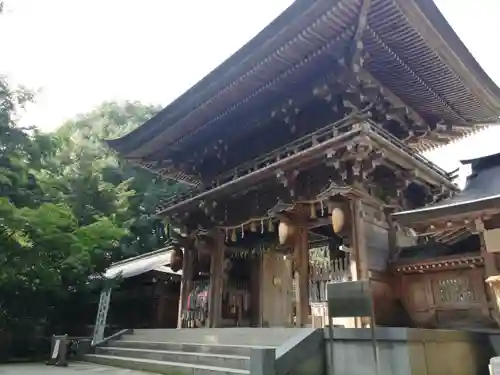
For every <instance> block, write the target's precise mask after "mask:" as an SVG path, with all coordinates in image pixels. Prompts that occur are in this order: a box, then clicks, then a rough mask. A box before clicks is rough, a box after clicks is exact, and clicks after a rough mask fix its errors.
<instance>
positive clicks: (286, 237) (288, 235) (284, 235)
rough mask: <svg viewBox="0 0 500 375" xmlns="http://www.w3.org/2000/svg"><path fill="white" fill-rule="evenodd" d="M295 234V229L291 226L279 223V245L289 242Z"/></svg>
mask: <svg viewBox="0 0 500 375" xmlns="http://www.w3.org/2000/svg"><path fill="white" fill-rule="evenodd" d="M294 233H295V227H294V226H293V225H291V224H288V223H285V222H283V221H280V224H279V226H278V238H279V242H280V244H281V245H284V244H286V243H287V242H289V241H290V240H291V239H292V237H293V235H294Z"/></svg>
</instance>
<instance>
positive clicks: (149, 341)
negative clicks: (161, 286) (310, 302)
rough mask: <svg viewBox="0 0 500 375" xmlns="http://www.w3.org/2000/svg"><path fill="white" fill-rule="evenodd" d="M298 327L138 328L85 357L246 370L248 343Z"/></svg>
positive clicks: (210, 370) (274, 339)
mask: <svg viewBox="0 0 500 375" xmlns="http://www.w3.org/2000/svg"><path fill="white" fill-rule="evenodd" d="M299 331H300V329H294V328H215V329H178V330H177V329H172V330H170V329H139V330H135V331H134V333H132V334H128V335H123V336H122V337H121V338H120V339H119V340H116V341H110V342H108V343H107V344H106V346H101V347H98V348H96V351H95V353H94V354H88V355H86V356H85V360H86V361H89V362H93V363H98V364H102V365H108V366H115V367H122V368H127V369H134V370H141V371H148V372H153V373H158V374H169V375H173V374H193V375H195V374H196V375H219V374H250V371H249V369H250V352H251V350H252V348H256V347H259V348H262V347H278V346H280V345H281V344H283V343H284V342H285V341H287V340H288V339H289V338H291V337H292V336H294V335H295V334H297V333H298V332H299Z"/></svg>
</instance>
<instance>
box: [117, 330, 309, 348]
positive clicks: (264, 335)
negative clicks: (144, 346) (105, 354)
mask: <svg viewBox="0 0 500 375" xmlns="http://www.w3.org/2000/svg"><path fill="white" fill-rule="evenodd" d="M303 329H307V328H206V329H205V328H198V329H135V330H134V332H133V334H130V335H124V336H122V338H121V339H122V340H125V341H127V340H130V341H154V342H162V341H167V342H183V343H198V344H222V345H257V346H260V345H265V346H275V347H277V346H280V345H282V344H283V343H284V342H286V341H287V340H288V339H290V338H291V337H293V336H295V335H297V334H298V333H299V332H300V331H301V330H303Z"/></svg>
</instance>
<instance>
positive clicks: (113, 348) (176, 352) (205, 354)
mask: <svg viewBox="0 0 500 375" xmlns="http://www.w3.org/2000/svg"><path fill="white" fill-rule="evenodd" d="M99 349H102V350H105V351H106V350H116V351H127V350H128V351H134V352H143V353H161V354H173V355H186V356H196V357H212V358H227V359H250V357H249V356H243V355H233V354H216V353H199V352H182V351H176V350H156V349H154V350H153V349H140V348H123V347H120V346H102V347H100V348H99Z"/></svg>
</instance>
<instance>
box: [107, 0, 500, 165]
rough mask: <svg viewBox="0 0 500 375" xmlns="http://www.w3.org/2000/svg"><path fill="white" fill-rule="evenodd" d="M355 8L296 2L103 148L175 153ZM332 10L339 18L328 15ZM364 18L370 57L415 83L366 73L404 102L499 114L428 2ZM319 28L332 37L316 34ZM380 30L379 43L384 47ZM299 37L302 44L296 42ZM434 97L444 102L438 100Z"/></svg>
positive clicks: (490, 92)
mask: <svg viewBox="0 0 500 375" xmlns="http://www.w3.org/2000/svg"><path fill="white" fill-rule="evenodd" d="M339 4H340V5H339ZM360 4H361V0H336V1H332V0H316V1H311V0H309V1H308V0H297V1H295V2H294V3H293V4H292V5H291V6H290V7H289V8H288V9H287V10H286V11H285V12H283V13H282V14H281V15H280V16H279V17H278V18H277V19H276V20H275V21H273V22H272V23H271V24H270V25H269V26H267V27H266V28H265V29H264V30H263V31H262V32H260V33H259V34H258V35H257V36H256V37H255V38H253V39H252V40H251V41H250V42H248V43H247V44H246V45H245V46H244V47H242V48H241V49H240V50H239V51H237V52H236V53H235V54H234V55H232V56H231V57H230V58H229V59H227V60H226V61H225V62H224V63H223V64H221V65H220V66H219V67H218V68H216V69H215V70H214V71H212V72H211V73H210V74H209V75H207V76H206V77H205V78H204V79H202V80H201V81H200V82H199V83H197V84H196V85H195V86H193V87H192V88H191V89H190V90H188V91H187V92H186V93H185V94H183V95H182V96H181V97H179V98H178V99H177V100H175V101H174V102H173V103H172V104H170V105H169V106H167V107H166V108H164V109H163V110H162V111H161V112H160V113H158V114H157V115H156V116H155V117H153V118H152V119H151V120H149V121H147V122H146V123H145V124H144V125H142V126H141V127H139V128H138V129H136V130H135V131H133V132H131V133H129V134H128V135H126V136H124V137H122V138H120V139H116V140H109V141H108V144H109V145H110V146H111V147H112V148H114V149H116V150H117V151H119V152H120V153H122V154H123V155H124V156H126V157H134V158H141V157H144V156H146V155H148V154H150V153H152V152H153V151H155V150H157V149H160V148H165V147H169V148H170V149H172V150H175V147H176V145H175V143H176V141H177V140H178V139H180V138H182V137H185V136H187V135H188V134H191V133H196V132H197V131H199V129H200V128H201V127H202V126H205V125H207V123H209V122H213V121H214V119H217V118H218V117H220V116H221V115H225V114H227V113H228V111H235V110H237V109H238V108H239V107H240V105H241V104H242V103H244V102H245V101H248V100H251V99H253V98H255V96H256V95H257V94H259V92H260V91H262V88H263V87H264V88H265V87H266V85H268V84H269V82H272V81H275V80H276V77H277V76H279V75H280V74H282V73H283V71H284V70H286V69H288V68H290V63H291V62H293V63H296V61H293V58H294V57H296V56H299V57H300V56H301V58H302V59H304V58H306V57H308V56H311V53H313V51H314V49H316V50H317V49H318V48H319V47H318V45H320V44H321V42H323V43H324V40H325V39H327V40H328V38H331V37H332V36H333V34H339V30H338V29H340V28H341V26H342V24H344V25H343V26H342V27H343V28H344V29H347V28H349V26H354V25H356V23H357V18H356V16H357V15H356V13H355V12H356V10H357V9H359V6H360ZM335 6H337V9H336V12H337V13H335V14H334V15H332V14H329V15H328V16H326V14H328V11H329V10H331V9H332V7H335ZM389 11H390V12H389ZM391 12H392V15H393V16H394V17H395V18H394V19H396V18H397V17H399V19H400V21H401V15H403V16H404V20H405V22H406V21H407V23H408V24H409V25H410V26H408V27H406V26H404V25H406V23H404V24H403V25H401V24H398V25H396V26H397V27H401V28H402V29H404V33H406V34H405V35H404V37H402V38H401V39H402V41H401V42H399V41H398V39H397V38H396V37H395V30H394V29H396V28H397V27H392V26H393V25H389V26H388V22H390V21H385V19H384V17H385V16H389V15H391ZM377 13H379V14H378V15H377ZM384 15H385V16H384ZM340 16H342V17H340ZM369 19H371V21H369V24H370V25H371V27H372V28H373V30H375V34H373V33H371V31H370V30H368V31H367V32H366V33H365V35H364V37H363V38H364V39H366V40H365V44H366V48H367V50H368V52H369V53H370V49H371V50H372V51H378V50H380V51H382V52H383V55H380V56H382V57H387V56H391V57H392V60H391V64H395V63H396V62H399V63H400V65H399V66H398V69H399V70H400V72H401V73H404V74H406V78H407V80H408V81H411V77H412V76H413V77H414V78H415V81H414V82H416V83H415V85H414V86H411V87H410V88H411V90H409V87H408V82H401V81H399V82H398V80H399V78H398V79H395V78H394V77H391V76H390V74H388V72H385V71H384V65H386V64H387V63H386V62H384V61H374V62H370V61H369V62H368V69H369V70H370V72H371V73H372V74H373V75H374V76H375V77H376V78H377V79H378V80H379V81H381V83H382V84H384V85H387V86H388V87H389V88H390V89H391V90H392V91H393V92H394V93H395V94H396V95H397V96H399V97H400V98H401V99H403V101H406V102H410V103H409V104H410V105H412V104H418V105H419V106H420V107H421V108H424V107H426V106H427V107H429V108H430V109H429V111H430V113H431V115H435V116H436V117H441V118H444V119H445V121H447V122H449V123H450V122H451V123H453V122H460V117H461V116H460V114H458V115H457V113H456V112H457V111H458V112H461V111H465V112H467V116H466V117H468V119H471V118H472V120H470V121H469V120H468V123H474V122H475V123H481V122H487V121H492V119H493V118H496V117H498V114H499V112H500V89H499V88H498V87H497V86H496V85H495V84H494V83H493V81H492V80H491V79H490V78H489V77H488V76H487V75H486V73H485V72H484V70H483V69H482V68H481V67H480V66H479V64H478V63H477V61H476V60H475V59H474V57H473V56H472V55H471V54H470V52H469V51H468V50H467V48H466V47H465V46H464V45H463V43H462V42H461V41H460V39H459V38H458V37H457V35H456V34H455V32H454V31H453V30H452V28H451V27H450V25H449V24H448V23H447V22H446V20H445V19H444V17H443V16H442V15H441V13H440V12H439V10H438V9H437V7H436V6H435V5H434V3H433V1H432V0H413V1H409V0H372V9H371V11H370V15H369ZM398 22H399V21H398ZM377 24H378V25H377ZM405 27H406V28H405ZM308 28H309V29H308ZM306 29H308V30H306ZM332 29H335V30H336V31H335V30H334V31H332ZM305 30H306V31H307V32H305ZM381 30H382V34H381ZM318 31H320V32H321V33H327V32H330V34H328V35H318ZM301 33H302V34H301ZM304 33H305V34H304ZM377 33H378V36H380V38H382V39H383V40H382V44H380V41H381V40H379V39H377V38H378V36H377ZM384 33H385V34H384ZM299 34H300V35H302V36H303V37H301V38H302V39H301V40H299V42H293V41H294V40H296V38H297V36H298V35H299ZM410 34H411V35H410ZM405 38H407V39H405ZM422 40H425V43H426V47H428V48H429V49H428V50H425V51H424V53H425V54H426V55H425V56H424V57H422V55H421V54H420V52H421V46H417V44H418V43H420V44H422V43H423V42H422ZM292 42H293V43H292ZM403 42H404V43H403ZM294 43H295V44H294ZM387 43H389V44H387ZM398 43H399V44H398ZM401 43H402V44H401ZM292 44H293V46H292V47H290V45H292ZM392 47H393V48H392ZM288 48H289V49H288ZM311 48H314V49H313V50H312V49H311ZM391 48H392V49H391ZM394 51H397V52H398V53H397V54H396V53H395V52H394ZM291 52H293V53H291ZM382 52H381V53H382ZM285 54H286V56H285V58H283V56H284V55H285ZM294 55H295V56H294ZM400 56H402V57H401V58H400ZM375 57H377V56H375ZM382 57H380V58H382ZM405 58H407V59H415V60H412V61H413V63H414V66H413V67H412V66H409V65H408V61H407V60H405ZM424 58H425V59H426V61H425V62H426V63H429V64H438V65H439V64H441V65H439V69H438V70H440V72H441V73H442V72H445V73H446V74H447V75H446V76H445V77H444V78H440V77H441V76H440V77H437V73H436V74H434V73H433V72H432V67H431V68H429V69H427V68H422V66H423V65H422V64H419V63H418V64H417V62H420V60H418V59H424ZM417 60H418V61H417ZM410 62H411V61H410ZM438 65H433V67H434V66H438ZM419 66H420V68H419ZM419 69H420V71H419ZM417 73H418V74H417ZM438 73H439V72H438ZM441 73H440V74H441ZM393 74H395V73H393ZM398 74H399V73H398ZM433 74H434V76H433ZM266 82H267V83H266ZM391 85H392V86H391ZM398 85H399V86H398ZM236 86H237V87H238V89H237V90H236V89H235V87H236ZM426 90H427V91H426ZM460 90H461V91H460ZM459 91H460V92H459ZM436 92H439V94H440V95H441V97H436V95H435V93H436ZM429 94H430V95H431V99H429V100H428V98H427V97H426V95H427V96H428V95H429ZM404 95H406V96H407V97H406V98H404ZM465 96H466V99H464V97H465ZM443 98H444V99H443ZM427 102H428V103H431V102H433V103H434V104H432V103H431V104H428V103H427ZM431 107H432V108H431ZM458 107H460V108H459V109H457V110H456V111H455V109H456V108H458ZM417 111H419V110H418V108H417ZM454 112H455V113H454ZM476 114H477V115H476Z"/></svg>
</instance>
